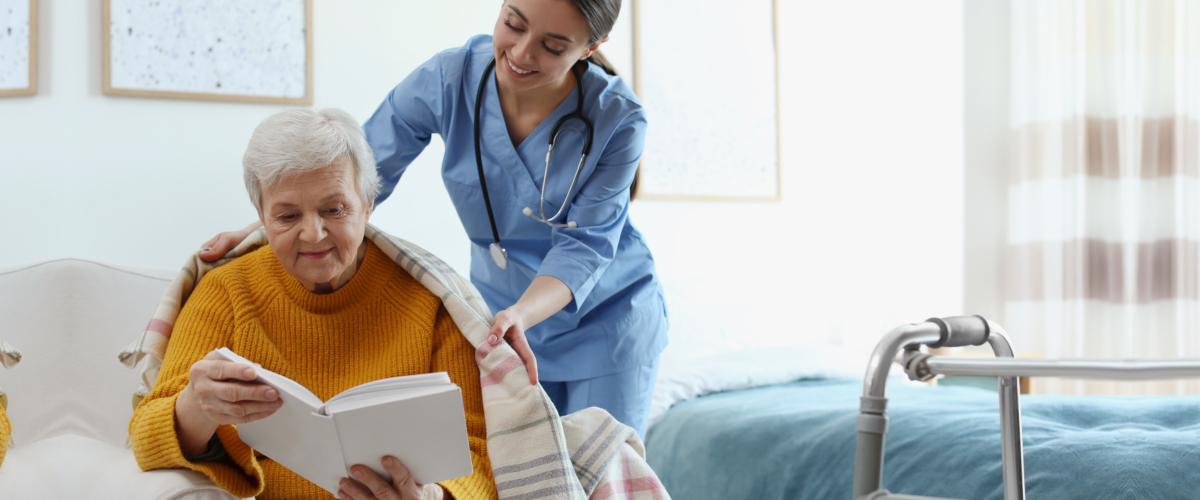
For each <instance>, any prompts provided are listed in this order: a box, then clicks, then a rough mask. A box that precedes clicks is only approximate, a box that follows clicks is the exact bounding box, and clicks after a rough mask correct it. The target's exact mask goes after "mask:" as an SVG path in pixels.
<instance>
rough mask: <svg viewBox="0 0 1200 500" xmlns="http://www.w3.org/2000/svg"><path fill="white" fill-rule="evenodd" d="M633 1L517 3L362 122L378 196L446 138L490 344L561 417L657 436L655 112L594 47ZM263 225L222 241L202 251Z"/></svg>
mask: <svg viewBox="0 0 1200 500" xmlns="http://www.w3.org/2000/svg"><path fill="white" fill-rule="evenodd" d="M620 6H621V2H620V0H506V1H505V2H504V4H503V5H502V6H501V9H500V17H499V19H497V20H496V26H495V30H494V32H493V34H492V36H486V35H479V36H475V37H473V38H471V39H470V40H468V41H467V44H466V45H465V46H463V47H459V48H453V49H449V50H446V51H443V52H441V53H439V54H437V55H436V56H434V57H433V58H432V59H430V60H429V61H428V62H426V63H425V64H423V65H421V66H420V67H418V68H417V69H416V70H415V71H413V72H412V73H411V74H410V75H409V76H408V77H407V78H405V79H404V81H402V82H400V84H399V85H397V86H396V88H395V89H393V90H392V92H391V93H390V94H389V95H388V96H387V98H386V99H385V100H384V101H383V103H382V104H381V105H380V106H379V109H378V110H376V111H375V114H374V116H372V117H371V118H370V119H369V120H367V122H366V124H364V125H363V129H364V131H365V132H366V135H367V140H368V142H370V144H371V147H372V149H373V150H374V153H375V156H376V161H377V163H378V169H379V173H380V175H381V176H382V177H383V189H382V192H381V193H380V195H379V197H378V198H376V200H375V203H376V204H378V203H381V202H383V200H385V199H386V198H387V197H388V195H389V194H391V191H392V190H393V189H394V188H395V185H396V183H397V182H398V181H399V180H400V176H401V175H403V173H404V170H405V169H406V168H407V167H408V165H409V163H411V162H412V161H413V159H414V158H416V157H417V155H419V154H420V153H421V151H422V150H423V149H424V148H425V146H427V145H428V144H429V140H430V138H431V137H432V135H433V134H438V135H440V136H441V137H442V139H443V141H444V142H445V145H446V152H445V156H444V157H443V160H442V180H443V183H444V184H445V186H446V189H447V190H448V191H449V194H450V198H451V200H452V202H453V203H454V207H455V209H456V210H457V212H458V216H459V219H460V220H461V221H462V224H463V228H464V229H465V230H466V233H467V235H468V237H469V238H470V240H471V243H472V245H471V282H472V283H473V284H474V285H475V286H476V287H477V288H478V289H479V291H480V293H481V294H482V295H483V299H484V300H485V301H486V302H487V305H488V307H489V308H490V309H491V310H492V311H496V313H495V326H494V328H493V329H492V335H491V336H489V339H488V340H489V342H491V343H493V344H495V343H497V342H499V338H500V337H504V338H506V339H507V340H508V341H509V342H510V343H511V344H512V345H513V346H514V347H515V348H516V349H517V351H518V353H520V354H521V357H522V358H523V359H524V360H525V364H526V366H527V367H528V368H529V374H530V381H531V382H532V383H537V382H538V380H539V379H540V382H541V384H542V387H543V388H544V389H545V391H546V393H547V394H548V395H549V396H550V399H551V400H552V401H553V402H554V404H555V406H556V407H557V409H558V412H559V413H560V414H567V413H572V412H575V411H577V410H580V409H583V408H586V407H589V406H598V407H600V408H603V409H605V410H607V411H608V412H609V413H611V414H612V415H613V416H614V417H616V418H617V419H618V420H620V421H621V422H623V423H625V424H627V425H629V426H631V427H633V428H635V429H637V431H638V434H640V435H642V436H643V437H644V436H645V428H646V419H647V414H648V411H649V406H650V400H651V396H652V394H653V390H654V380H655V376H656V373H657V369H658V357H659V354H660V353H661V352H662V350H663V348H664V347H665V346H666V343H667V317H666V308H665V306H664V303H663V298H662V287H661V285H660V283H659V281H658V276H657V272H656V271H655V267H654V260H653V257H651V255H650V250H649V248H648V247H647V246H646V243H645V241H643V240H642V236H641V234H640V233H639V232H638V230H637V229H636V228H634V227H633V223H632V222H631V221H630V220H629V203H630V199H631V193H632V184H633V182H634V177H635V172H636V170H637V165H638V161H639V159H640V158H641V155H642V147H643V144H644V140H645V133H646V117H645V112H644V111H643V109H642V106H641V104H640V103H639V102H638V100H637V97H636V96H634V94H633V92H632V91H631V90H630V89H629V87H628V86H627V85H626V84H625V82H624V81H623V80H621V78H620V77H618V76H616V75H615V72H614V71H612V70H611V69H610V67H609V65H608V64H607V62H606V61H605V60H604V59H603V57H602V56H601V55H600V53H599V52H597V49H598V48H599V47H600V44H601V43H603V42H605V41H606V40H607V39H608V33H609V31H610V30H611V29H612V26H613V24H614V23H615V22H616V19H617V14H618V12H619V11H620ZM477 100H478V101H480V102H478V103H477ZM555 131H557V132H558V133H557V134H554V133H553V132H555ZM548 150H550V151H549V152H548ZM551 153H552V154H551ZM563 205H565V206H563ZM257 227H258V224H257V223H256V224H252V225H251V226H248V227H247V228H246V229H243V230H241V231H234V232H228V233H222V234H221V235H218V236H217V237H214V238H213V239H212V240H210V241H209V242H208V243H206V244H205V245H204V246H205V247H206V250H204V251H203V252H202V253H201V257H203V258H205V259H207V260H216V259H217V258H219V257H220V256H221V255H224V253H225V252H227V251H228V250H230V249H232V248H233V247H234V246H235V245H236V243H237V242H240V241H241V240H242V239H243V238H245V236H246V235H247V234H249V232H251V231H253V230H255V229H257ZM539 375H540V377H539Z"/></svg>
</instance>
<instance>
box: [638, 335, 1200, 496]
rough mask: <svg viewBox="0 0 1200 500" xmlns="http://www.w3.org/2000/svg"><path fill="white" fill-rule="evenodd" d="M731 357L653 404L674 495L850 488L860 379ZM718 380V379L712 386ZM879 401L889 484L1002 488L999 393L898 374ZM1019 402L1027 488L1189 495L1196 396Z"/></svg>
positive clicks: (925, 491) (956, 490) (668, 386)
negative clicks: (884, 409) (741, 364)
mask: <svg viewBox="0 0 1200 500" xmlns="http://www.w3.org/2000/svg"><path fill="white" fill-rule="evenodd" d="M797 352H799V351H796V352H791V353H787V352H779V353H777V357H779V358H782V357H785V356H789V355H791V356H795V355H797ZM821 356H823V357H824V358H825V359H829V358H830V355H829V353H824V354H822V355H821ZM743 357H746V358H748V359H749V358H755V357H757V358H760V359H758V360H757V362H754V361H752V360H749V361H746V364H747V366H748V367H750V369H751V370H752V371H753V372H755V373H759V374H763V373H768V372H770V371H771V369H770V368H769V367H768V366H767V365H766V364H765V363H764V362H763V359H761V358H763V355H761V354H758V355H751V356H743ZM802 361H805V362H810V361H811V360H802ZM718 364H719V363H718ZM737 364H738V363H735V362H733V361H729V360H727V361H725V365H724V366H718V367H717V368H712V367H711V365H713V364H712V363H710V364H709V365H710V367H708V368H703V369H699V370H698V371H701V372H703V373H705V374H706V375H705V376H704V377H701V378H705V379H706V380H708V381H709V382H710V383H708V384H707V387H699V386H701V385H705V384H697V383H692V384H691V387H690V390H689V391H682V392H686V393H689V394H692V396H693V397H676V398H665V397H664V398H660V399H662V401H657V402H656V403H658V404H657V405H656V410H657V413H656V414H654V415H652V417H653V418H652V422H653V425H652V427H651V428H650V430H649V432H648V435H647V441H646V449H647V458H648V459H649V462H650V465H651V466H652V467H653V468H654V470H655V471H656V472H657V473H658V476H659V478H660V479H661V480H662V482H663V484H664V485H665V486H666V488H667V491H669V492H670V493H671V495H672V497H673V498H687V499H691V500H707V499H714V500H715V499H722V500H728V499H739V498H747V499H749V498H754V499H768V500H773V499H779V500H782V499H789V500H796V499H804V500H810V499H812V500H816V499H839V500H844V499H846V498H849V497H850V495H851V490H852V484H853V474H854V448H855V440H856V431H855V418H856V416H857V414H858V404H859V396H861V395H862V390H863V386H862V382H861V378H855V377H853V376H850V374H849V373H832V370H828V369H825V373H820V372H821V370H815V371H814V373H799V374H798V375H800V376H799V377H796V378H800V379H803V380H796V379H793V380H794V381H791V382H782V383H780V382H781V381H780V380H764V378H763V377H761V376H760V377H758V378H759V381H766V382H769V383H765V384H756V383H753V382H754V381H753V380H746V376H745V375H744V374H741V375H738V374H736V373H735V371H731V370H734V369H735V367H736V365H737ZM817 364H823V363H817ZM785 371H787V370H786V369H783V368H781V367H779V366H777V367H775V372H777V373H778V375H777V377H782V378H791V377H794V376H796V375H797V373H796V372H795V371H793V372H791V373H787V374H784V373H782V372H785ZM844 371H845V372H850V371H852V370H850V369H847V370H844ZM720 373H725V374H726V375H725V376H721V375H720ZM859 373H860V374H861V373H862V372H859ZM785 375H786V376H785ZM859 377H861V375H860V376H859ZM730 378H733V379H741V381H740V382H738V383H729V379H730ZM751 378H753V377H751ZM696 379H697V376H696V375H695V374H691V375H686V374H680V373H678V372H677V373H673V374H672V373H668V374H667V376H665V377H660V383H663V382H665V384H663V385H665V388H663V387H660V389H663V391H667V392H671V391H674V392H675V393H676V395H678V394H679V393H681V391H680V390H679V385H680V380H692V381H693V382H694V381H695V380H696ZM721 380H724V381H725V382H724V385H722V383H711V382H713V381H721ZM684 385H687V384H684ZM706 388H707V389H713V390H706ZM729 389H736V390H729ZM660 392H662V391H660ZM888 397H889V400H890V403H889V411H888V414H889V417H890V419H891V421H890V427H889V429H888V432H887V442H886V455H885V457H886V458H885V460H886V461H885V466H884V471H883V486H884V487H886V488H887V489H888V490H890V491H892V492H893V493H906V494H914V495H915V494H919V495H930V496H939V497H948V498H971V499H981V500H982V499H995V500H999V499H1001V498H1002V497H1003V493H1002V489H1001V460H1000V453H1001V451H1000V425H999V416H998V412H997V393H996V392H994V391H988V390H985V389H978V388H972V387H933V386H927V385H924V384H915V383H903V382H901V381H900V380H898V379H896V378H893V379H892V381H891V382H889V384H888ZM1021 404H1022V424H1023V427H1024V446H1025V474H1026V488H1027V493H1028V498H1031V499H1068V498H1088V499H1092V498H1122V499H1124V498H1129V499H1134V498H1136V499H1176V498H1193V497H1195V496H1196V495H1195V487H1196V485H1200V397H1072V396H1048V395H1043V396H1038V395H1034V396H1022V399H1021ZM664 405H666V406H668V407H669V409H663V408H662V406H664Z"/></svg>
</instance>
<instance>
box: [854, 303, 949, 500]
mask: <svg viewBox="0 0 1200 500" xmlns="http://www.w3.org/2000/svg"><path fill="white" fill-rule="evenodd" d="M940 336H941V330H940V329H939V328H938V326H937V325H934V324H932V323H920V324H915V325H903V326H899V327H896V328H893V329H892V331H890V332H888V333H887V334H886V335H884V336H883V339H881V340H880V341H879V343H878V344H876V345H875V351H874V352H873V353H871V360H870V361H869V362H868V363H867V373H866V376H865V377H864V378H863V398H862V399H863V402H862V406H861V407H860V413H859V417H858V420H859V424H858V426H859V427H858V444H857V450H856V453H855V457H854V498H859V497H862V496H865V495H868V494H871V493H873V492H875V491H877V490H878V489H879V483H880V482H881V481H882V478H883V449H884V438H885V436H886V433H887V417H886V415H885V414H886V413H887V412H886V410H885V408H886V406H887V397H886V396H885V391H886V389H887V377H888V372H890V371H891V368H892V361H893V360H894V359H895V358H896V354H897V353H899V352H900V349H901V348H903V347H904V346H906V345H908V344H911V343H915V342H935V341H937V340H938V338H940Z"/></svg>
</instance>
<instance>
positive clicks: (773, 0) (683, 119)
mask: <svg viewBox="0 0 1200 500" xmlns="http://www.w3.org/2000/svg"><path fill="white" fill-rule="evenodd" d="M777 3H778V0H745V1H743V2H738V3H737V8H730V5H731V4H729V3H728V2H722V1H719V0H653V1H641V0H634V1H633V2H632V4H631V7H632V13H633V32H634V49H633V52H634V56H633V59H634V79H633V80H634V83H633V84H634V91H635V92H637V94H638V97H639V99H641V101H642V104H643V105H644V106H645V108H646V114H647V116H648V119H649V121H650V126H649V128H648V129H647V131H646V146H645V149H644V152H643V155H642V158H643V161H642V166H641V172H640V174H639V175H640V178H639V183H640V193H639V194H638V198H639V199H660V200H726V201H778V200H780V199H781V198H782V194H781V193H782V191H781V186H780V184H781V182H780V181H781V177H780V137H779V70H778V67H779V50H778V47H779V46H778V22H777V19H778V15H777V13H778V6H777ZM716 30H719V31H720V33H721V35H720V36H712V33H714V32H715V31H716Z"/></svg>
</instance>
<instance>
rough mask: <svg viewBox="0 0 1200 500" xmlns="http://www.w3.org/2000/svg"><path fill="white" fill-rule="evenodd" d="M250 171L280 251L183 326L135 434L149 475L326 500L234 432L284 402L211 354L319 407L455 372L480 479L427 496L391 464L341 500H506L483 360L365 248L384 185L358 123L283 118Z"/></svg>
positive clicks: (268, 124)
mask: <svg viewBox="0 0 1200 500" xmlns="http://www.w3.org/2000/svg"><path fill="white" fill-rule="evenodd" d="M243 166H244V170H245V180H246V189H247V191H249V193H250V201H251V202H252V203H253V204H254V207H255V208H257V209H258V215H259V218H260V220H261V221H262V224H263V227H264V228H265V230H266V238H267V242H268V244H269V245H268V246H264V247H262V248H260V249H258V250H256V251H254V252H251V253H249V254H247V255H245V256H243V257H241V258H238V259H237V260H234V261H233V262H230V263H228V264H226V265H224V266H222V267H220V268H218V269H215V270H213V271H212V272H210V273H209V274H208V275H206V276H205V277H204V279H203V280H201V282H200V283H199V284H197V286H196V289H195V291H194V292H193V293H192V295H191V297H190V298H189V299H188V301H187V304H186V305H185V306H184V307H183V309H182V311H180V315H179V319H178V321H177V322H176V324H175V327H174V330H173V333H172V338H171V343H170V346H169V348H168V350H167V355H166V358H165V359H164V360H163V366H162V371H161V372H160V373H159V376H158V382H157V383H156V384H155V388H154V391H153V392H152V393H151V394H150V395H149V396H147V397H146V399H145V401H143V402H142V403H141V405H139V406H138V408H137V411H136V412H135V413H134V415H133V419H132V421H131V422H130V424H129V434H130V436H132V440H133V449H134V453H135V455H136V456H137V461H138V464H139V465H140V466H141V467H142V469H143V470H152V469H161V468H170V467H174V468H187V469H192V470H196V471H200V472H202V473H204V474H205V475H206V476H208V477H209V478H211V479H212V480H213V481H214V482H216V483H217V485H219V486H220V487H222V488H224V489H225V490H226V491H229V492H230V493H233V494H234V495H237V496H240V497H249V496H258V498H260V499H272V498H328V497H329V493H328V492H326V491H325V490H322V489H321V488H319V487H318V486H316V485H314V484H312V483H310V482H308V481H307V480H305V479H303V478H301V477H300V476H298V475H296V474H294V473H292V472H291V471H289V470H287V469H285V468H283V467H282V466H280V465H279V464H278V463H276V462H274V461H272V460H271V459H270V458H269V457H264V456H261V455H258V454H256V453H255V452H254V451H253V450H251V449H250V448H249V447H248V446H247V445H246V444H245V443H243V442H241V441H240V440H239V439H238V433H237V429H236V428H235V427H234V425H235V424H239V423H244V422H251V421H254V420H258V419H262V418H265V417H267V416H269V415H271V414H272V413H274V412H275V410H277V409H278V408H279V407H280V405H281V401H280V399H279V396H278V394H276V392H275V390H274V389H271V388H270V387H268V386H266V385H261V384H254V383H250V381H251V380H253V379H254V377H255V375H254V370H255V368H254V367H252V366H247V365H239V364H235V363H231V362H227V361H220V360H217V359H216V358H215V357H214V356H213V355H212V354H210V353H211V351H212V350H214V349H216V348H218V347H223V346H224V347H229V348H231V349H233V350H234V351H235V352H237V353H239V354H241V355H242V356H244V357H246V358H247V359H250V360H252V361H255V362H257V363H259V364H261V365H262V367H263V368H266V369H268V370H271V371H274V372H277V373H280V374H282V375H284V376H287V377H289V378H291V379H293V380H295V381H297V382H299V383H301V384H303V385H304V386H305V387H307V388H309V389H310V390H311V391H312V392H313V393H314V394H316V395H317V396H318V397H320V398H321V399H322V400H326V399H329V398H330V397H332V396H334V395H336V394H337V393H339V392H341V391H343V390H346V389H349V388H351V387H354V386H356V385H359V384H362V383H365V382H370V381H372V380H378V379H382V378H386V377H395V376H401V375H412V374H417V373H429V372H438V371H445V372H449V374H450V378H451V380H453V381H454V383H456V384H458V386H459V387H460V388H461V389H462V394H463V398H464V405H465V406H464V407H465V410H466V416H467V431H468V434H469V442H470V447H471V455H472V462H473V464H474V473H472V474H471V475H469V476H466V477H463V478H459V479H455V480H452V481H446V482H443V483H440V484H431V485H418V484H414V483H413V481H412V480H411V476H409V474H408V473H407V471H406V470H405V469H404V465H403V464H401V463H399V461H398V460H395V459H394V458H392V457H385V458H384V460H383V464H382V465H383V467H384V468H385V469H386V470H388V471H389V473H390V474H391V475H392V477H393V478H395V483H394V484H393V483H388V482H385V481H384V480H382V479H381V478H380V477H379V476H376V475H375V474H374V473H373V472H371V470H370V468H368V467H364V466H361V465H359V466H356V467H354V468H353V469H352V471H353V475H354V476H355V479H357V480H358V482H356V481H351V480H350V479H349V478H347V479H343V480H342V481H341V483H340V486H341V488H342V491H340V492H339V495H338V496H339V497H341V498H355V499H373V498H380V499H392V498H395V499H400V498H404V499H410V498H411V499H440V498H457V499H464V500H465V499H475V498H480V499H482V498H496V490H495V483H494V481H493V479H492V473H491V467H490V465H489V461H488V455H487V450H486V441H485V428H484V419H483V401H482V393H481V390H480V382H479V371H478V369H477V368H476V365H475V361H474V348H473V347H472V346H471V345H470V344H469V343H468V342H467V340H466V339H465V338H464V337H463V335H462V334H461V333H460V332H459V330H458V327H457V326H456V325H455V324H454V321H453V320H452V319H451V318H450V315H449V314H448V313H447V311H446V309H445V308H444V307H442V305H441V301H440V300H439V298H438V297H436V296H434V295H433V294H432V293H430V292H429V291H428V290H427V289H426V288H425V287H423V286H422V285H421V284H420V283H419V282H417V281H416V280H415V279H413V277H412V276H410V275H409V274H408V273H406V272H405V271H404V270H403V269H401V268H400V267H399V266H398V265H396V263H395V262H393V261H391V260H390V259H389V258H388V257H387V256H386V255H384V253H383V252H382V251H380V250H379V249H378V248H377V247H375V246H374V245H373V244H372V243H370V242H369V241H366V240H365V239H364V237H363V235H364V232H365V230H366V224H367V219H368V218H369V217H370V216H371V209H372V200H374V199H375V197H376V195H378V193H379V182H380V180H379V177H378V175H377V174H376V173H375V172H376V170H375V162H374V158H373V156H372V153H371V148H370V146H368V145H367V142H366V139H365V138H364V136H363V132H362V130H361V129H360V128H359V126H358V123H356V122H355V121H354V119H353V118H351V117H350V116H349V115H348V114H346V113H345V112H342V111H339V110H333V109H327V110H323V111H317V112H314V111H309V110H300V109H297V110H290V111H285V112H282V113H279V114H277V115H274V116H272V117H270V118H267V119H266V120H264V121H263V122H262V124H260V125H259V126H258V128H257V129H256V130H255V131H254V136H253V137H252V138H251V139H250V145H249V147H248V148H247V151H246V155H245V157H244V159H243ZM396 425H404V424H403V423H400V422H398V423H397V424H396ZM359 482H361V484H359ZM363 485H365V486H366V487H365V488H364V487H363Z"/></svg>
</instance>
